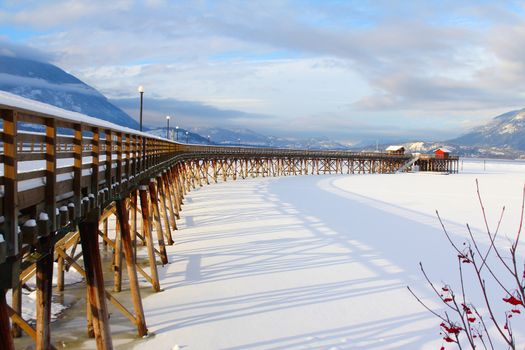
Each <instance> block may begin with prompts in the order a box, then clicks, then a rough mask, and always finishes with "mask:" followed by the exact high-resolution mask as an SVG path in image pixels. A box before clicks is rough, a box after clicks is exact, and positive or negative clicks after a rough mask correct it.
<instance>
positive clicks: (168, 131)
mask: <svg viewBox="0 0 525 350" xmlns="http://www.w3.org/2000/svg"><path fill="white" fill-rule="evenodd" d="M166 122H167V123H168V126H166V138H167V139H168V140H169V139H170V116H169V115H167V116H166Z"/></svg>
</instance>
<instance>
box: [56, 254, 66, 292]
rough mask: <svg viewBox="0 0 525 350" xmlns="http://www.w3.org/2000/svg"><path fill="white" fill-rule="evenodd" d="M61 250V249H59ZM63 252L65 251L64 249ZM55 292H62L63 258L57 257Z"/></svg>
mask: <svg viewBox="0 0 525 350" xmlns="http://www.w3.org/2000/svg"><path fill="white" fill-rule="evenodd" d="M59 249H62V247H59ZM64 250H65V249H64ZM57 265H58V266H57V291H59V292H63V291H64V257H63V256H61V255H59V256H58V259H57Z"/></svg>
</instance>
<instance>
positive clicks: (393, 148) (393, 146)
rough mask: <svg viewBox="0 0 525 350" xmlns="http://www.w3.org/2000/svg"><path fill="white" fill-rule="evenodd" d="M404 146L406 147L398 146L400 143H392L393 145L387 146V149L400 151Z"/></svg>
mask: <svg viewBox="0 0 525 350" xmlns="http://www.w3.org/2000/svg"><path fill="white" fill-rule="evenodd" d="M402 148H404V147H403V146H398V145H392V146H388V147H387V148H386V151H399V150H401V149H402Z"/></svg>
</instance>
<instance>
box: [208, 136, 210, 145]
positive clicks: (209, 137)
mask: <svg viewBox="0 0 525 350" xmlns="http://www.w3.org/2000/svg"><path fill="white" fill-rule="evenodd" d="M209 144H210V135H208V145H209Z"/></svg>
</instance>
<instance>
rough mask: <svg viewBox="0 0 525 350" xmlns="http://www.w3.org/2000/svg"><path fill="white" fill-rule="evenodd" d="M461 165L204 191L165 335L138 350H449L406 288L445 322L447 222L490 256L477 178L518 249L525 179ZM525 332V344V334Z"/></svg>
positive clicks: (188, 232)
mask: <svg viewBox="0 0 525 350" xmlns="http://www.w3.org/2000/svg"><path fill="white" fill-rule="evenodd" d="M461 166H462V167H463V172H462V173H460V174H457V175H449V176H444V175H439V174H435V173H414V174H395V175H350V176H348V175H338V176H335V175H330V176H297V177H282V178H255V179H247V180H239V181H229V182H226V183H219V184H214V185H211V186H205V187H202V188H197V189H196V190H193V191H192V192H190V193H188V195H187V196H186V197H185V199H184V203H185V204H184V206H183V211H182V213H181V214H182V215H181V221H180V222H178V227H179V230H178V231H175V233H174V238H175V241H176V243H175V245H174V246H169V247H168V253H169V259H170V262H171V264H169V265H167V266H164V267H159V274H160V276H161V278H162V280H161V286H162V288H163V289H164V291H163V292H162V293H157V294H153V295H150V296H148V297H146V298H145V299H144V308H145V313H146V320H147V323H148V328H149V330H150V331H151V332H153V333H154V334H155V335H154V336H152V337H149V338H147V339H144V340H141V341H138V342H137V343H133V345H134V347H133V348H134V349H139V350H140V349H151V348H156V349H175V348H183V349H251V350H254V349H425V350H426V349H439V348H440V346H441V345H442V340H441V337H440V335H439V332H440V330H439V323H440V321H439V320H438V319H437V318H435V317H434V316H433V315H431V314H430V313H429V312H428V311H426V310H425V309H423V307H422V306H421V305H420V304H418V302H417V301H416V300H415V299H414V298H413V297H412V296H411V295H410V294H409V293H408V291H407V289H406V286H407V285H410V287H411V288H412V289H413V290H414V291H415V292H416V293H417V294H418V295H419V296H420V297H421V298H422V299H423V300H424V301H425V302H426V303H428V305H429V306H430V307H432V308H435V309H436V310H440V309H441V307H442V305H441V304H440V303H439V301H438V300H436V298H435V296H434V295H433V294H432V291H431V290H430V288H429V287H428V285H427V284H426V283H425V281H424V280H423V278H422V274H421V272H420V270H419V266H418V264H419V262H420V261H421V262H422V263H423V264H424V266H425V268H426V270H427V272H428V274H429V275H430V276H431V278H432V280H433V281H434V282H436V284H437V285H439V286H440V285H441V283H442V282H441V281H446V282H450V283H451V284H453V285H455V286H457V284H456V283H457V277H456V275H457V265H456V261H457V260H456V256H455V254H454V252H453V251H452V248H451V247H450V245H449V244H448V242H447V241H446V238H445V236H444V235H443V233H442V230H441V227H440V224H439V222H438V220H437V218H436V214H435V210H436V209H438V210H439V211H440V215H441V216H442V217H443V219H444V222H445V225H446V226H447V229H448V230H449V231H450V232H451V233H452V237H453V239H454V240H456V241H458V242H462V241H463V240H464V239H465V237H466V235H467V231H466V229H465V225H464V224H465V222H469V223H470V224H471V227H472V228H473V231H474V234H475V235H476V236H477V237H480V241H481V242H482V244H483V242H484V241H486V240H485V239H484V236H483V232H484V231H483V229H484V224H483V222H482V216H481V214H480V209H479V208H480V207H479V203H478V202H477V199H476V192H475V179H476V178H477V179H479V183H480V186H481V193H482V195H483V198H484V200H485V205H486V210H487V213H488V219H489V223H490V225H491V227H493V226H494V225H495V223H496V221H497V218H498V216H499V212H500V210H501V207H502V206H503V205H505V206H506V213H505V217H504V220H503V223H502V228H501V239H500V240H498V241H497V244H498V246H500V245H504V246H508V239H511V238H512V237H513V236H514V235H515V233H516V228H517V225H518V224H519V218H520V209H521V198H522V197H521V196H522V190H523V185H524V184H523V180H524V178H525V177H524V175H525V163H520V162H505V161H503V162H490V163H488V164H486V166H485V167H486V171H483V167H484V165H483V162H479V161H473V162H468V161H465V162H464V163H462V165H461ZM507 238H508V239H507ZM496 271H497V269H496ZM467 281H470V280H468V279H467ZM489 290H491V291H494V295H492V296H493V297H494V298H495V300H501V297H505V295H503V293H500V291H499V290H497V289H496V288H494V289H489ZM469 296H472V298H476V297H477V295H476V292H475V289H473V290H472V291H470V289H469ZM476 300H477V299H476ZM500 304H501V301H500V303H499V304H498V305H499V306H501V305H500ZM478 305H480V307H479V308H480V309H482V310H483V305H481V304H480V303H478ZM502 312H503V311H502V310H498V313H497V315H498V316H497V317H499V318H501V316H502ZM520 317H521V316H520ZM514 322H517V323H516V324H515V325H514V331H515V332H516V334H517V337H518V339H519V340H520V341H518V344H520V343H523V340H524V339H525V333H524V331H523V329H524V328H523V321H522V320H520V319H519V318H518V317H516V318H514ZM498 345H501V344H497V345H496V348H504V347H503V346H498ZM448 348H449V347H447V349H448Z"/></svg>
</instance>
